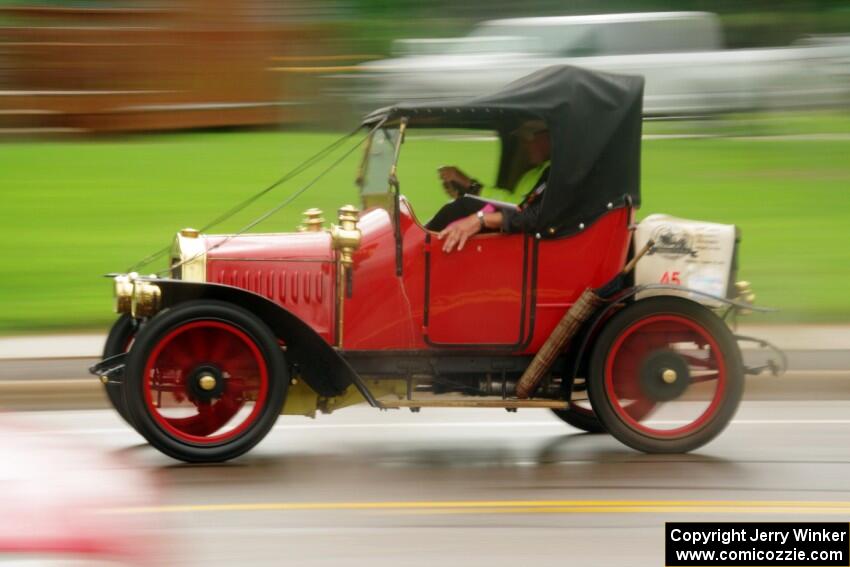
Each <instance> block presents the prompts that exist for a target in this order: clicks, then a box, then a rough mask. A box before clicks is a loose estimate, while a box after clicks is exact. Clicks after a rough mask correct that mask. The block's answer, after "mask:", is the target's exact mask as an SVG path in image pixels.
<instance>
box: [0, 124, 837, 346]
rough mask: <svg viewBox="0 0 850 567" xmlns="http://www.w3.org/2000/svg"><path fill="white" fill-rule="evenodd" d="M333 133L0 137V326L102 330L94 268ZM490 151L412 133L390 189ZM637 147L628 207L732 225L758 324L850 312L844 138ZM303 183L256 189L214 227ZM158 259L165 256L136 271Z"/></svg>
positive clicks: (429, 189) (423, 205) (287, 225)
mask: <svg viewBox="0 0 850 567" xmlns="http://www.w3.org/2000/svg"><path fill="white" fill-rule="evenodd" d="M337 137H338V135H334V134H314V133H292V132H290V133H284V132H235V133H234V132H217V133H192V134H172V135H148V136H142V137H134V138H129V139H108V140H101V141H48V142H46V141H32V142H14V143H12V142H7V143H5V144H2V145H0V187H1V188H2V191H0V193H2V205H0V222H2V227H3V235H4V237H3V245H2V251H3V253H2V263H0V333H5V334H10V333H18V332H33V331H55V330H67V329H84V328H103V329H105V328H106V325H108V323H109V322H110V321H111V320H112V319H113V318H114V314H112V312H111V286H110V282H109V280H107V279H104V278H101V277H99V276H100V275H101V274H104V273H107V272H111V271H122V270H125V269H126V268H127V267H128V266H130V265H131V264H132V263H133V262H134V261H136V260H138V259H139V258H141V257H143V256H145V255H146V254H148V253H150V252H152V251H154V250H157V249H158V248H161V247H163V246H165V245H167V244H169V242H170V239H171V238H172V235H173V233H174V232H175V231H176V230H177V229H179V228H181V227H184V226H195V227H197V226H200V225H203V224H204V223H206V222H207V221H208V220H209V219H211V218H213V217H215V216H216V215H217V214H219V213H221V212H222V211H224V210H225V209H227V208H228V207H229V206H231V205H232V204H233V203H235V202H237V201H239V200H240V199H242V198H244V197H246V196H248V195H250V194H252V193H254V192H255V191H257V190H259V189H260V188H262V187H264V186H267V185H268V184H269V183H270V182H272V181H273V180H274V179H276V178H277V177H279V176H280V175H281V173H283V172H285V171H286V170H288V169H289V168H291V167H293V166H295V165H297V164H298V163H300V162H301V161H302V160H304V159H305V158H307V157H308V156H309V155H311V154H312V153H314V152H315V151H317V150H318V149H320V148H321V147H323V146H324V145H326V144H328V143H330V142H331V141H333V140H334V139H336V138H337ZM348 147H350V145H349V146H348ZM496 150H497V148H496V143H495V142H482V141H471V140H463V139H457V140H451V141H446V140H441V139H435V138H434V137H429V136H422V137H418V138H417V137H414V136H411V137H410V139H409V143H408V144H406V145H405V148H404V150H403V152H402V160H401V164H400V170H399V176H400V179H401V183H402V191H403V192H404V193H405V194H406V195H408V197H410V199H411V200H412V202H413V204H414V206H415V208H416V211H417V214H418V215H419V216H420V217H422V218H427V217H428V216H429V215H430V214H432V213H433V212H434V211H435V210H436V209H437V208H438V207H439V206H440V205H441V204H442V203H443V202H444V200H445V197H444V195H443V193H442V190H441V189H440V187H439V185H438V183H437V181H436V176H435V169H436V167H437V166H439V165H443V164H450V163H451V164H457V165H459V166H461V167H462V168H463V169H464V170H466V171H469V172H471V173H473V174H474V175H476V176H477V177H479V178H482V179H483V180H487V179H488V178H492V177H494V175H495V154H496ZM643 151H644V155H643V207H642V210H641V215H644V216H645V215H647V214H650V213H654V212H664V213H669V214H673V215H679V216H683V217H689V218H696V219H704V220H713V221H717V222H726V223H735V224H737V225H739V226H740V227H741V229H742V232H743V243H742V249H741V270H740V277H741V278H744V279H749V280H750V281H752V282H753V284H754V288H755V291H756V293H757V294H758V300H759V303H761V304H763V305H771V306H776V307H779V308H781V309H782V311H781V312H780V313H778V314H772V315H769V316H758V317H759V320H763V321H768V322H796V321H800V322H803V321H805V322H812V321H831V322H850V295H848V294H847V293H846V290H847V288H848V284H850V246H848V244H850V229H848V220H850V195H849V194H848V186H850V185H848V182H850V160H848V157H847V156H848V155H850V140H843V139H824V140H817V139H815V140H788V139H781V140H778V139H763V140H756V139H734V138H706V139H664V140H648V141H646V142H645V143H644V150H643ZM337 155H339V154H337ZM359 159H360V151H356V152H354V153H352V154H351V156H349V157H348V158H347V159H346V160H345V161H344V162H343V163H342V164H341V165H340V166H339V167H338V168H336V169H335V170H333V171H331V172H330V173H328V175H327V176H326V177H325V178H324V179H323V180H322V181H320V182H319V183H318V184H317V185H316V186H315V187H314V188H313V189H311V190H310V191H308V192H307V193H306V194H304V195H302V196H301V197H299V198H298V199H297V200H296V201H295V202H294V203H293V204H292V205H291V206H290V207H288V208H287V209H285V210H283V211H281V212H280V213H279V214H277V215H275V216H274V217H272V218H271V219H269V220H268V221H266V222H265V223H264V224H262V225H261V226H259V227H257V228H256V229H255V230H259V231H289V230H292V229H293V228H294V227H295V226H296V224H298V222H299V220H300V212H301V211H302V210H304V209H306V208H308V207H311V206H318V207H321V208H323V209H324V210H325V211H327V213H326V215H325V216H326V218H333V216H334V215H333V213H332V211H335V210H336V208H337V207H339V206H340V205H342V204H345V203H348V202H351V203H357V192H356V190H355V188H354V184H353V179H354V177H355V172H356V168H357V165H358V161H359ZM314 171H318V170H314ZM308 173H310V172H308ZM309 179H310V175H309V174H308V175H302V176H300V177H299V178H297V179H296V180H295V181H294V182H293V183H290V184H287V185H285V186H284V187H281V188H280V189H278V190H276V191H274V192H272V193H270V194H269V195H268V196H267V197H266V198H264V199H262V200H261V201H260V202H258V203H257V204H256V205H255V206H253V207H251V208H250V209H249V210H247V211H245V212H243V213H242V214H240V215H237V216H236V217H235V218H233V219H231V220H230V221H228V222H227V223H225V224H224V225H223V226H222V227H221V228H220V231H224V232H226V231H233V230H235V229H237V228H239V227H240V226H242V225H243V224H245V223H246V222H247V221H248V220H250V219H251V218H253V217H254V216H255V215H257V214H259V213H260V212H262V211H264V210H265V209H267V208H269V207H270V206H272V205H273V204H275V203H277V202H279V201H280V200H282V199H283V198H284V197H285V196H286V195H288V194H289V193H290V192H291V191H293V190H294V189H296V188H297V187H298V186H299V185H300V184H301V183H303V182H306V181H307V180H309ZM162 268H164V260H160V261H159V263H157V264H155V265H154V266H152V267H151V268H149V269H148V271H156V270H160V269H162Z"/></svg>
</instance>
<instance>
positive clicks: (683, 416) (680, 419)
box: [588, 297, 744, 453]
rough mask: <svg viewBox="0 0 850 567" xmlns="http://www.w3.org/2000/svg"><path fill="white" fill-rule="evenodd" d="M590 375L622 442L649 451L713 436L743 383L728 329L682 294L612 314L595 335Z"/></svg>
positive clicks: (598, 405) (682, 448)
mask: <svg viewBox="0 0 850 567" xmlns="http://www.w3.org/2000/svg"><path fill="white" fill-rule="evenodd" d="M591 377H592V379H591V381H590V384H589V388H588V393H589V395H590V401H591V404H592V405H593V410H594V412H595V413H596V415H597V416H598V417H599V420H600V421H601V422H602V424H603V425H604V426H605V428H606V429H607V430H608V432H609V433H611V434H612V435H613V436H614V437H616V438H617V439H618V440H619V441H621V442H623V443H625V444H626V445H628V446H630V447H632V448H634V449H637V450H639V451H645V452H648V453H682V452H687V451H691V450H693V449H696V448H698V447H701V446H702V445H704V444H705V443H708V442H709V441H711V440H712V439H713V438H714V437H715V436H717V435H718V434H719V433H720V432H721V431H722V430H723V429H724V428H725V427H726V426H727V425H728V424H729V422H730V421H731V420H732V417H733V416H734V414H735V411H736V410H737V408H738V405H739V403H740V401H741V396H742V394H743V385H744V377H743V366H742V363H741V356H740V351H739V350H738V345H737V343H736V342H735V339H734V337H733V335H732V333H731V332H730V331H729V329H728V327H726V325H725V324H724V323H723V321H721V320H720V318H718V317H717V316H716V315H715V314H714V313H712V312H711V311H709V310H708V309H707V308H705V307H703V306H702V305H699V304H697V303H694V302H693V301H689V300H686V299H682V298H678V297H653V298H649V299H645V300H641V301H638V302H636V303H634V304H632V305H630V306H629V307H626V308H625V309H623V310H622V311H621V312H619V313H618V314H617V315H616V316H614V317H613V318H612V319H611V320H610V321H609V322H608V324H607V325H606V327H605V329H603V331H602V333H600V335H599V338H598V340H597V344H596V347H595V349H594V352H593V355H592V360H591ZM648 407H651V408H652V411H651V412H648V411H644V409H645V408H648Z"/></svg>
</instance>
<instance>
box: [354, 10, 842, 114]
mask: <svg viewBox="0 0 850 567" xmlns="http://www.w3.org/2000/svg"><path fill="white" fill-rule="evenodd" d="M395 53H396V55H397V57H395V58H392V59H385V60H381V61H373V62H369V63H365V64H363V65H361V66H360V67H359V68H358V70H359V72H358V73H356V74H354V75H353V76H354V77H357V79H358V88H357V89H355V90H356V91H357V95H358V96H359V97H360V99H361V102H362V103H364V104H365V105H368V106H370V107H371V106H375V104H378V105H380V104H393V103H395V102H398V101H410V100H427V99H431V100H433V99H440V98H448V97H471V96H476V95H478V94H481V93H485V92H492V91H493V90H496V89H498V88H499V87H501V86H503V85H505V84H507V83H508V82H510V81H512V80H514V79H517V78H519V77H521V76H523V75H526V74H528V73H530V72H531V71H534V70H536V69H540V68H543V67H547V66H549V65H558V64H568V65H575V66H579V67H587V68H590V69H596V70H600V71H609V72H615V73H630V74H638V75H643V76H644V77H645V78H646V96H645V103H644V112H645V114H647V115H662V116H664V115H667V116H669V115H693V114H708V113H715V112H730V111H746V110H759V109H776V108H795V107H812V106H831V105H840V104H846V103H847V101H848V100H850V98H848V92H850V80H848V73H847V66H848V64H850V41H847V40H846V38H830V39H822V40H821V39H819V38H814V39H810V40H808V41H804V42H803V41H801V42H798V43H796V44H795V45H793V46H789V47H782V48H764V49H739V50H724V49H723V37H722V30H721V26H720V21H719V19H718V18H717V16H716V15H714V14H710V13H706V12H647V13H634V14H604V15H590V16H563V17H540V18H513V19H504V20H492V21H487V22H483V23H481V24H479V25H478V26H477V27H476V28H474V29H473V30H472V32H471V33H470V34H469V35H468V36H466V37H462V38H447V39H414V40H398V41H397V42H396V44H395ZM346 78H347V79H351V78H352V75H348V76H347V77H346ZM346 90H347V93H348V94H350V93H351V90H350V89H346Z"/></svg>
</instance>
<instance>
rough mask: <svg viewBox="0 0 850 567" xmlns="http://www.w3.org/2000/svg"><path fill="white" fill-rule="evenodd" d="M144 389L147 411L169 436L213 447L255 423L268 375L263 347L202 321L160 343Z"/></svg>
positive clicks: (223, 324) (177, 330) (239, 332)
mask: <svg viewBox="0 0 850 567" xmlns="http://www.w3.org/2000/svg"><path fill="white" fill-rule="evenodd" d="M142 387H143V392H144V396H145V402H146V403H147V406H148V411H149V412H150V414H151V415H152V416H153V417H154V419H155V420H156V421H157V422H158V423H159V425H161V426H162V427H163V428H164V429H166V430H168V432H169V433H171V435H173V436H174V437H176V438H179V439H183V440H185V441H190V442H195V443H215V442H217V441H222V440H226V439H230V438H234V437H236V436H238V435H240V434H241V433H242V432H243V431H245V429H246V428H247V427H248V426H249V425H250V424H251V423H252V422H253V421H254V420H255V419H256V417H257V415H258V414H259V412H260V409H261V408H262V407H263V403H264V402H265V398H266V396H267V394H268V389H269V372H268V368H267V367H266V363H265V360H264V358H263V355H262V353H261V352H260V349H259V348H258V347H257V345H256V344H255V343H254V341H253V340H252V339H251V338H250V337H249V336H248V335H246V334H245V332H243V331H242V330H241V329H239V328H238V327H236V326H235V325H233V324H232V323H229V322H223V321H216V320H198V321H193V322H191V323H186V324H184V325H180V326H178V327H176V328H174V329H172V330H171V331H170V332H168V333H167V334H166V335H165V336H164V337H163V338H162V339H160V340H159V342H158V343H157V345H156V346H155V347H154V349H153V352H152V353H151V354H150V356H149V357H148V361H147V364H146V365H145V371H144V382H143V386H142Z"/></svg>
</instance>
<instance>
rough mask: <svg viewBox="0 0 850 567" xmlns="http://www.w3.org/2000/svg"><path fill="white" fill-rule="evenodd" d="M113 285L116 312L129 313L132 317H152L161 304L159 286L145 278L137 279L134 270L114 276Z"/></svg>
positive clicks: (137, 275)
mask: <svg viewBox="0 0 850 567" xmlns="http://www.w3.org/2000/svg"><path fill="white" fill-rule="evenodd" d="M151 277H152V278H155V277H156V276H151ZM113 286H114V292H115V311H116V312H117V313H129V314H130V315H131V316H132V317H134V318H140V317H152V316H153V315H156V313H157V311H159V309H160V307H161V306H162V290H160V288H159V286H158V285H156V284H155V283H153V282H151V281H148V280H147V279H139V274H137V273H135V272H132V273H129V274H126V275H124V274H122V275H120V276H115V278H114V280H113Z"/></svg>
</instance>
